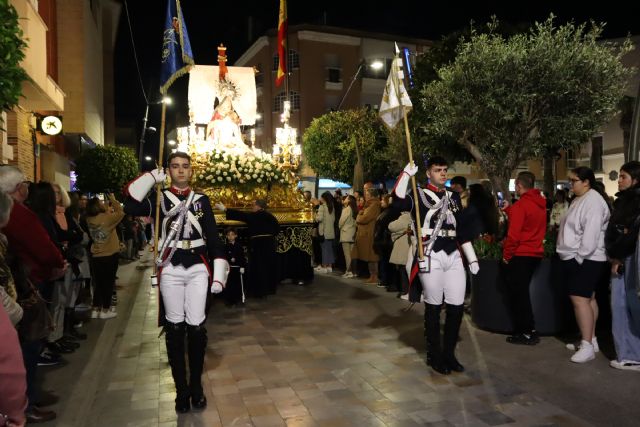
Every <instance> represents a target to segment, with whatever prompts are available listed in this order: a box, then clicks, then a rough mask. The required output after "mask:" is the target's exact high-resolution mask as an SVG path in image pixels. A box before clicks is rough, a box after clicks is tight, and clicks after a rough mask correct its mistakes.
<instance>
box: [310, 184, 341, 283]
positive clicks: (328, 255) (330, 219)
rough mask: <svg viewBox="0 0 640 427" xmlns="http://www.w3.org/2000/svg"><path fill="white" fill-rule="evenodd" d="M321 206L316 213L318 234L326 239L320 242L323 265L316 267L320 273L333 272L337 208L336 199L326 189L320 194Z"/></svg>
mask: <svg viewBox="0 0 640 427" xmlns="http://www.w3.org/2000/svg"><path fill="white" fill-rule="evenodd" d="M320 198H321V200H320V201H319V203H320V206H319V207H318V212H317V213H316V222H317V223H318V235H319V236H322V237H323V238H324V239H323V240H322V243H320V247H321V248H322V265H320V266H318V267H316V268H315V271H316V272H318V273H331V272H332V271H333V263H334V262H336V255H335V253H334V252H333V241H334V240H335V238H336V231H335V228H334V224H335V222H336V210H335V209H334V206H333V203H334V199H333V196H332V195H331V193H330V192H328V191H325V192H324V193H322V196H320Z"/></svg>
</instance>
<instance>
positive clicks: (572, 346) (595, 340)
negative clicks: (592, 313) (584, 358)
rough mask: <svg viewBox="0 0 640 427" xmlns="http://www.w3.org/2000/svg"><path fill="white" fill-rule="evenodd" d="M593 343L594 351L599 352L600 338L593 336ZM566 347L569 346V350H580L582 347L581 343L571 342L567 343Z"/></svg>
mask: <svg viewBox="0 0 640 427" xmlns="http://www.w3.org/2000/svg"><path fill="white" fill-rule="evenodd" d="M591 344H592V345H593V352H594V353H599V352H600V346H598V338H596V337H593V339H592V340H591ZM566 347H567V350H571V351H578V349H580V343H572V342H570V343H569V344H567V345H566Z"/></svg>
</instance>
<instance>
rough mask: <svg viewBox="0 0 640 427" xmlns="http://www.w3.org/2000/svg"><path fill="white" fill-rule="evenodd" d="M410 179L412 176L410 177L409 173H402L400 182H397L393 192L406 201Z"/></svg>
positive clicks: (399, 178)
mask: <svg viewBox="0 0 640 427" xmlns="http://www.w3.org/2000/svg"><path fill="white" fill-rule="evenodd" d="M410 178H411V176H409V174H408V173H406V172H405V171H402V173H401V174H400V176H399V177H398V180H397V181H396V185H395V187H393V192H394V193H396V196H398V197H399V198H401V199H404V198H405V196H406V195H407V187H408V186H409V179H410Z"/></svg>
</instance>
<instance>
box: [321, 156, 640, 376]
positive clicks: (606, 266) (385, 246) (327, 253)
mask: <svg viewBox="0 0 640 427" xmlns="http://www.w3.org/2000/svg"><path fill="white" fill-rule="evenodd" d="M535 182H536V180H535V176H534V175H533V174H532V173H530V172H522V173H520V174H519V175H518V176H517V177H516V179H515V187H516V191H515V193H513V194H508V195H507V196H508V197H502V193H500V192H497V191H495V190H494V188H493V185H492V184H491V182H490V181H482V182H479V183H474V184H471V185H470V186H468V187H467V182H466V179H465V178H464V177H460V176H458V177H454V178H452V179H451V181H450V187H449V189H450V190H451V191H455V192H458V193H460V196H461V200H462V204H463V208H464V209H463V213H462V214H461V216H460V220H461V221H468V222H469V224H471V229H472V230H473V232H472V233H471V234H472V236H473V237H474V239H479V238H482V239H485V240H486V241H488V242H500V243H501V250H502V252H503V259H502V263H503V267H502V271H503V274H504V279H505V283H506V285H507V297H508V298H507V302H508V305H509V308H510V312H511V317H512V321H513V324H514V325H515V330H514V331H513V333H512V334H511V335H510V336H508V337H507V342H509V343H512V344H521V345H522V344H524V345H535V344H537V343H538V342H539V341H540V338H539V337H538V334H537V332H536V328H535V319H534V315H533V310H532V307H531V300H530V295H529V294H530V284H531V280H532V277H533V276H534V273H535V271H536V269H537V268H538V265H539V263H540V260H541V259H542V258H543V256H548V254H545V253H544V252H545V251H544V247H543V244H544V241H545V239H551V240H550V241H552V242H556V250H555V254H554V255H553V258H554V261H553V262H555V263H558V265H559V268H558V269H555V270H554V271H557V272H558V274H559V275H560V276H562V277H560V278H559V280H558V283H562V284H563V286H565V291H566V295H567V297H568V300H569V301H571V305H572V307H573V311H574V314H575V319H576V324H577V326H578V330H579V333H580V340H579V342H578V343H569V344H567V348H568V349H571V350H573V351H574V353H573V354H572V356H571V361H572V362H575V363H585V362H588V361H590V360H592V359H594V358H595V355H596V353H598V352H599V346H598V341H597V338H596V322H597V320H598V316H599V314H600V310H599V307H598V301H597V299H596V293H597V292H601V291H598V289H599V288H601V286H600V284H602V283H604V282H606V283H610V295H609V294H608V292H607V295H605V296H604V301H607V302H608V301H609V298H610V304H611V316H612V319H611V324H612V333H613V338H614V344H615V350H616V358H615V359H614V360H612V361H611V362H610V365H611V367H613V368H616V369H623V370H636V371H640V298H639V297H638V295H640V277H639V275H638V268H637V265H638V260H639V259H640V258H639V257H638V254H639V253H640V252H638V250H639V249H640V242H639V240H638V235H639V233H640V162H636V161H632V162H628V163H626V164H625V165H623V166H622V168H621V170H620V174H619V179H618V189H619V192H618V193H617V194H616V197H615V201H614V199H613V198H612V197H610V196H609V195H607V194H606V193H605V191H604V185H603V184H602V182H599V181H597V180H596V178H595V175H594V173H593V171H592V170H591V169H589V168H587V167H577V168H575V169H572V170H571V171H570V172H569V176H568V188H560V189H558V190H557V192H556V193H555V194H554V195H553V200H551V199H550V197H548V196H547V197H545V194H543V193H542V192H541V191H540V190H537V189H536V188H535ZM394 198H395V195H394V194H393V192H392V193H390V194H389V193H386V192H385V191H383V190H381V189H379V188H374V186H373V185H372V184H371V183H367V184H365V187H364V190H363V191H362V192H361V191H359V190H356V191H354V192H353V195H346V196H344V197H343V196H342V195H341V194H340V195H338V194H336V195H334V196H332V195H331V194H330V193H329V192H325V193H323V194H322V197H321V198H320V199H317V200H316V199H311V198H309V200H310V202H311V203H312V204H313V205H314V206H315V207H316V221H317V223H318V225H319V227H318V236H324V238H319V239H320V240H323V243H322V245H321V256H317V257H316V260H317V261H318V266H317V267H316V272H317V273H325V274H326V273H332V272H334V270H333V268H335V265H333V264H332V261H334V260H340V259H344V265H343V266H341V267H342V268H341V269H344V273H343V274H342V277H344V278H360V279H362V280H363V283H364V284H367V285H376V286H379V287H384V288H386V289H387V291H389V292H395V293H397V296H399V297H402V298H403V299H408V300H410V301H412V302H417V301H419V298H420V296H419V295H417V296H414V295H409V290H410V289H411V287H410V286H409V277H408V275H407V266H408V263H410V261H411V253H412V251H415V247H416V242H415V237H414V230H413V222H412V213H411V212H407V211H401V210H400V209H398V208H397V206H401V205H400V204H395V203H394ZM338 205H339V206H342V212H341V214H340V215H331V214H330V213H331V211H332V207H335V206H338ZM331 221H333V222H334V228H333V230H332V229H331V227H330V224H328V223H327V222H331ZM334 236H335V239H338V240H339V241H338V243H339V245H338V244H329V243H325V242H328V241H332V240H333V239H334ZM556 239H557V241H556ZM318 251H319V252H320V247H318ZM336 273H337V271H336ZM556 279H558V278H556ZM607 289H608V288H607ZM601 304H602V302H601ZM605 323H606V322H605Z"/></svg>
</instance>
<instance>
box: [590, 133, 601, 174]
mask: <svg viewBox="0 0 640 427" xmlns="http://www.w3.org/2000/svg"><path fill="white" fill-rule="evenodd" d="M591 170H593V171H594V172H602V136H595V137H593V138H591Z"/></svg>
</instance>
